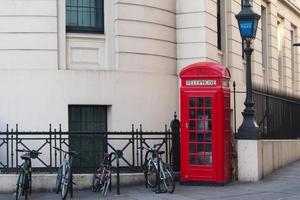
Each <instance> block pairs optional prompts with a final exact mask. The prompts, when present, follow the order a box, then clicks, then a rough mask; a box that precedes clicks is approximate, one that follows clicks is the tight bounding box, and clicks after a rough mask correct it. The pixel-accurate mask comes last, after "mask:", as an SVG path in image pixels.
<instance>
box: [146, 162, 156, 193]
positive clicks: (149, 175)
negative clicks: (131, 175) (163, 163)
mask: <svg viewBox="0 0 300 200" xmlns="http://www.w3.org/2000/svg"><path fill="white" fill-rule="evenodd" d="M145 181H146V183H145V184H146V187H148V186H149V187H150V188H154V187H156V186H157V169H156V166H155V163H154V161H153V160H149V161H148V162H147V165H146V169H145Z"/></svg>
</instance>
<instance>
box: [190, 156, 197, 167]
mask: <svg viewBox="0 0 300 200" xmlns="http://www.w3.org/2000/svg"><path fill="white" fill-rule="evenodd" d="M190 164H191V165H195V164H196V156H195V155H190Z"/></svg>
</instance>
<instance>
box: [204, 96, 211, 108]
mask: <svg viewBox="0 0 300 200" xmlns="http://www.w3.org/2000/svg"><path fill="white" fill-rule="evenodd" d="M205 107H211V97H206V98H205Z"/></svg>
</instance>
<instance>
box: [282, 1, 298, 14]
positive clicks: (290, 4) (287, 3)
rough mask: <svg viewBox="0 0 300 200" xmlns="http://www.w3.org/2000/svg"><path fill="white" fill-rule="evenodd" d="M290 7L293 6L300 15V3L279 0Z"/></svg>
mask: <svg viewBox="0 0 300 200" xmlns="http://www.w3.org/2000/svg"><path fill="white" fill-rule="evenodd" d="M279 1H280V2H282V3H283V4H285V5H286V6H288V7H289V8H291V9H292V10H293V11H294V12H295V13H296V14H297V15H300V5H299V4H296V2H293V1H291V0H279Z"/></svg>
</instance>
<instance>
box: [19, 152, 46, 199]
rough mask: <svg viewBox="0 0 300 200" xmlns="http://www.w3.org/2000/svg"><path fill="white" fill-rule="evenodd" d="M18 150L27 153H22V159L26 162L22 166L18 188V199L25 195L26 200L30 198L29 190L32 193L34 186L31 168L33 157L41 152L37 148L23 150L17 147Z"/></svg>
mask: <svg viewBox="0 0 300 200" xmlns="http://www.w3.org/2000/svg"><path fill="white" fill-rule="evenodd" d="M17 151H18V152H25V154H23V155H21V158H22V160H24V162H23V163H22V164H21V166H20V169H21V171H20V173H19V177H18V181H17V188H16V200H19V199H21V195H23V196H25V200H27V199H28V192H29V194H30V195H31V187H32V181H31V180H32V179H31V175H32V168H31V159H35V158H37V157H38V156H39V155H40V154H42V153H41V152H38V151H36V150H25V149H23V150H21V149H17Z"/></svg>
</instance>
